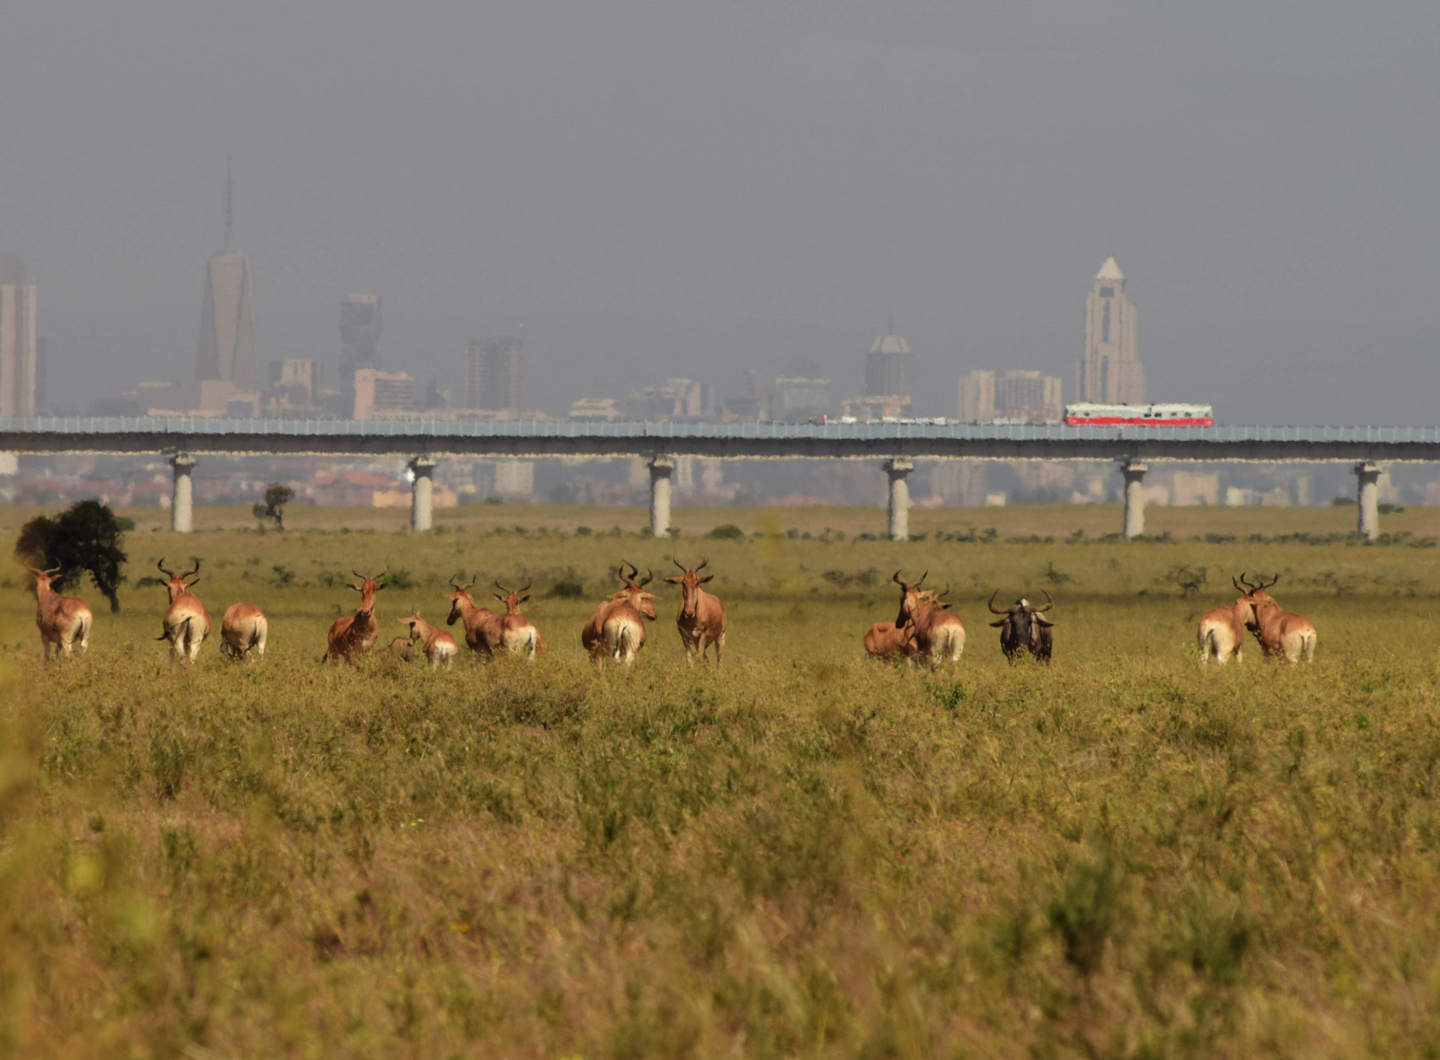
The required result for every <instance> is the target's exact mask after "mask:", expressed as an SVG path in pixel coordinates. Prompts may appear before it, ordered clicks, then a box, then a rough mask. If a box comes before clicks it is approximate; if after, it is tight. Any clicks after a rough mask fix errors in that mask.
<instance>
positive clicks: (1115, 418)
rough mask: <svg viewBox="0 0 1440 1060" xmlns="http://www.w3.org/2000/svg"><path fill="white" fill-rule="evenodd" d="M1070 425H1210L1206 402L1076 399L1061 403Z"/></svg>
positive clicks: (1211, 416)
mask: <svg viewBox="0 0 1440 1060" xmlns="http://www.w3.org/2000/svg"><path fill="white" fill-rule="evenodd" d="M1065 422H1066V423H1067V424H1069V425H1070V426H1071V427H1122V426H1123V427H1213V426H1215V411H1214V410H1213V409H1212V408H1211V407H1210V406H1209V405H1178V404H1170V405H1098V404H1092V403H1090V402H1085V401H1078V402H1075V403H1074V404H1072V405H1066V406H1065Z"/></svg>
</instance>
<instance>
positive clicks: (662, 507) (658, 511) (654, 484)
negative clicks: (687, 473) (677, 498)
mask: <svg viewBox="0 0 1440 1060" xmlns="http://www.w3.org/2000/svg"><path fill="white" fill-rule="evenodd" d="M649 467H650V533H652V534H654V535H655V536H656V537H664V536H665V535H666V534H668V533H669V532H670V475H671V473H672V472H673V471H674V470H675V461H674V460H673V459H672V458H670V457H668V456H657V457H655V458H654V459H652V460H651V461H650V464H649Z"/></svg>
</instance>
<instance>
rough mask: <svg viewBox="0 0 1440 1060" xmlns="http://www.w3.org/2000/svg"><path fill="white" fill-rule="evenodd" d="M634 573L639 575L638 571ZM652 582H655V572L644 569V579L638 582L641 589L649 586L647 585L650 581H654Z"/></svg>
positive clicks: (647, 568)
mask: <svg viewBox="0 0 1440 1060" xmlns="http://www.w3.org/2000/svg"><path fill="white" fill-rule="evenodd" d="M635 573H636V574H639V573H640V572H639V571H636V572H635ZM654 580H655V572H654V571H652V570H651V569H650V568H649V567H646V568H645V577H644V578H642V579H641V581H640V585H641V587H642V588H643V587H644V586H646V585H649V584H650V583H651V582H652V581H654Z"/></svg>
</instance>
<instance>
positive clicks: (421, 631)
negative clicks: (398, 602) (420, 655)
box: [391, 608, 455, 669]
mask: <svg viewBox="0 0 1440 1060" xmlns="http://www.w3.org/2000/svg"><path fill="white" fill-rule="evenodd" d="M395 621H397V622H401V623H404V624H405V625H407V626H409V627H410V641H411V643H412V644H413V643H414V642H415V641H417V640H418V641H419V642H420V650H421V651H423V652H424V653H425V658H427V659H429V660H430V665H431V667H434V668H437V669H438V668H439V667H440V665H441V664H444V665H446V666H449V665H450V661H451V660H452V659H454V658H455V638H454V637H452V636H450V634H449V633H446V632H445V631H444V630H443V629H436V628H435V627H434V626H432V625H430V624H429V623H428V622H426V621H425V620H424V619H423V618H421V617H420V609H419V608H411V612H410V617H408V618H397V619H396V620H395ZM391 647H394V644H393V643H392V644H391Z"/></svg>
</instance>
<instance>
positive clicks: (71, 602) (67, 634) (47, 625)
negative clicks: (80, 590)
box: [29, 567, 95, 662]
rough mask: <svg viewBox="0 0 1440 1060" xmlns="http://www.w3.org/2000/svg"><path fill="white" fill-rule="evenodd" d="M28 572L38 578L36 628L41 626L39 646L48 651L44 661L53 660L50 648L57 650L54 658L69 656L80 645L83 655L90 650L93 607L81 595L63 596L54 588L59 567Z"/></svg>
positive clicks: (31, 569)
mask: <svg viewBox="0 0 1440 1060" xmlns="http://www.w3.org/2000/svg"><path fill="white" fill-rule="evenodd" d="M29 571H30V573H31V574H33V575H35V625H37V626H39V627H40V643H41V645H43V646H44V648H45V661H46V662H49V661H50V648H51V647H52V646H53V647H54V648H55V657H56V658H57V659H58V658H59V657H60V653H61V652H64V653H65V655H66V656H69V655H70V650H71V647H72V645H74V644H75V643H76V642H78V643H79V644H80V654H81V655H84V654H85V653H86V652H87V651H88V650H89V649H90V626H91V625H92V624H93V623H94V621H95V617H94V616H93V615H92V614H91V613H90V608H89V607H87V606H86V604H85V601H84V600H81V599H80V598H79V597H78V596H61V595H60V594H59V593H57V592H56V591H55V590H54V589H52V588H51V583H52V582H54V581H56V580H58V579H59V578H60V568H59V567H51V568H50V569H49V570H36V569H35V568H34V567H30V568H29Z"/></svg>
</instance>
